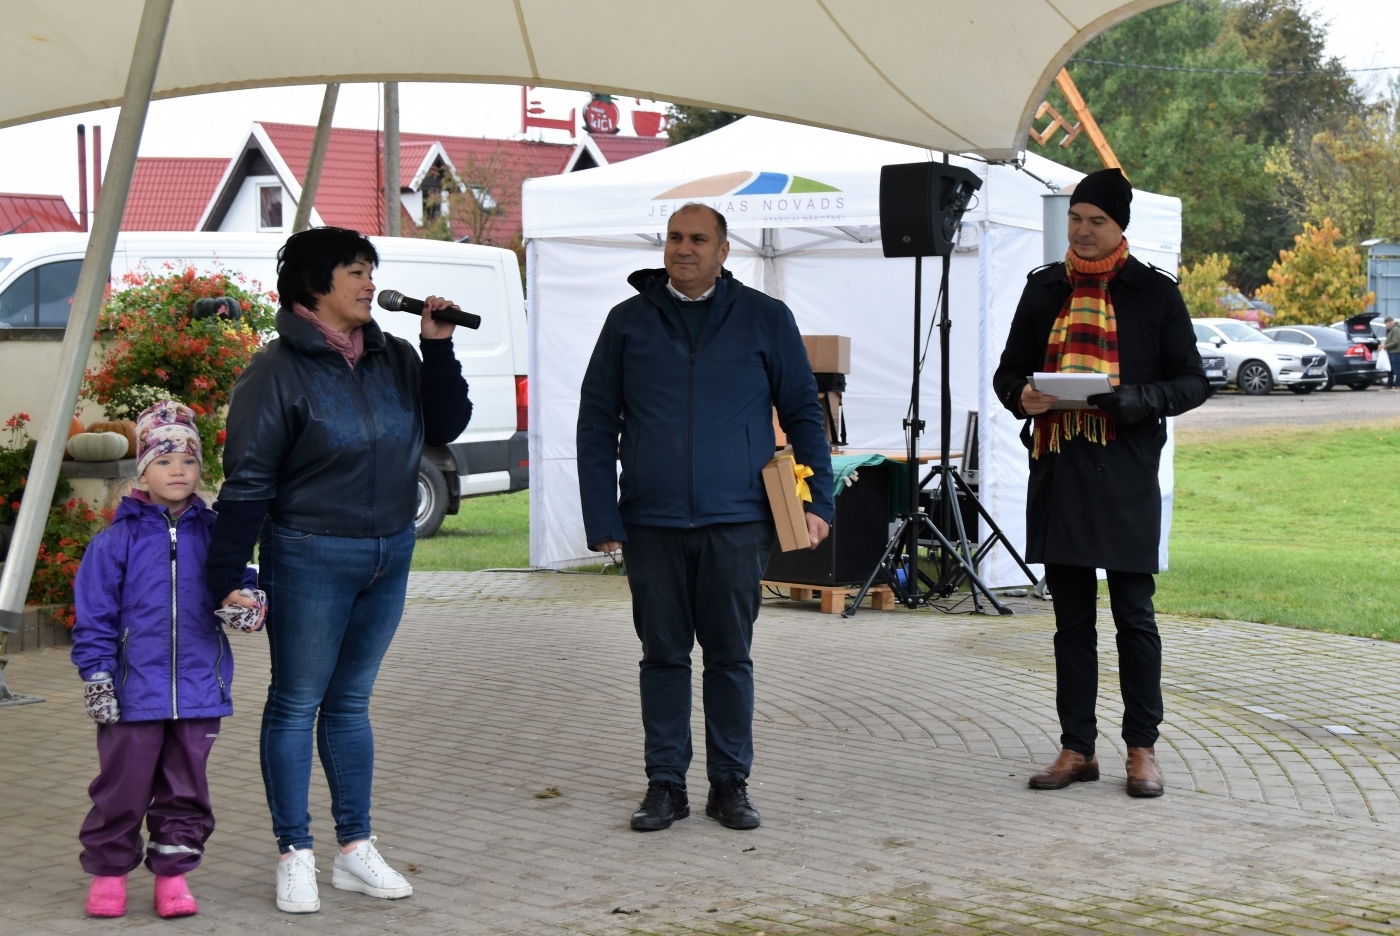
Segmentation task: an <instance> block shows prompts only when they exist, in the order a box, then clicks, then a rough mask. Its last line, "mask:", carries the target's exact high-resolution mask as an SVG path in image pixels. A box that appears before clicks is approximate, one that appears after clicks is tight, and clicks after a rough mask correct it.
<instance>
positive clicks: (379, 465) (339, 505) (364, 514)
mask: <svg viewBox="0 0 1400 936" xmlns="http://www.w3.org/2000/svg"><path fill="white" fill-rule="evenodd" d="M378 262H379V255H378V254H377V253H376V252H375V249H374V245H373V244H371V243H370V242H369V240H368V239H367V238H365V237H364V236H363V235H361V234H359V233H357V232H355V231H349V230H345V229H343V228H331V227H323V228H313V229H311V230H309V231H302V232H300V233H297V234H293V235H292V236H291V237H289V238H288V239H287V243H286V244H285V245H283V247H282V249H281V250H279V251H278V253H277V291H278V294H279V297H280V300H281V303H282V306H281V308H280V309H278V310H277V334H278V337H277V338H276V339H274V340H273V341H271V342H269V343H268V345H267V347H266V348H264V349H262V350H261V351H259V352H258V353H257V354H255V355H254V356H253V359H252V361H250V362H249V364H248V368H247V370H245V371H244V372H243V373H242V375H240V376H239V378H238V383H237V384H235V385H234V388H233V396H232V399H231V401H230V403H229V413H228V437H227V441H226V443H225V446H224V475H225V480H224V485H223V489H222V490H221V491H220V493H219V501H218V503H217V504H216V505H215V507H216V508H217V509H218V512H219V519H218V523H217V524H216V525H215V527H214V539H213V542H212V543H211V544H210V547H209V588H210V590H211V592H212V593H213V594H214V595H215V596H217V598H218V600H219V601H220V602H221V603H222V604H223V605H224V606H225V607H229V606H233V605H238V604H246V603H247V599H246V597H243V596H240V594H239V592H238V590H237V589H238V580H239V577H240V576H241V575H242V570H243V568H244V567H245V566H246V565H247V563H248V560H249V559H251V558H252V555H253V545H254V543H255V541H257V540H258V538H259V534H261V540H262V550H261V552H260V553H259V562H260V578H261V581H262V583H263V587H264V588H265V589H266V590H267V594H268V601H269V604H270V606H271V609H272V611H271V613H270V614H269V616H268V621H267V635H268V646H269V650H270V651H271V657H272V682H271V684H270V685H269V686H268V690H267V705H266V707H265V708H264V709H263V721H262V741H261V749H262V773H263V784H264V786H265V788H266V791H267V804H268V809H269V810H270V811H271V813H272V830H273V833H274V834H275V835H276V836H277V846H278V848H279V849H280V850H281V852H282V857H281V860H280V861H279V862H278V865H277V907H278V909H279V910H283V911H285V912H287V913H313V912H315V911H317V910H319V909H320V907H321V899H320V894H319V891H318V889H317V886H316V861H315V857H314V855H313V853H312V837H311V815H310V813H309V811H308V796H309V790H310V785H311V754H312V749H313V748H319V751H320V756H321V766H322V767H323V768H324V769H325V772H326V780H327V782H328V784H329V786H330V793H331V814H332V815H333V816H334V817H335V834H336V841H337V842H338V843H339V844H340V847H339V848H338V849H337V851H336V856H335V862H334V866H333V868H332V875H331V886H332V887H337V888H340V889H342V890H351V891H357V892H359V893H362V894H367V895H369V896H371V897H381V898H386V899H395V898H400V897H407V896H409V895H410V894H412V893H413V888H412V886H411V885H410V884H409V883H408V881H407V880H406V879H405V878H404V877H403V875H401V874H399V873H398V872H397V871H395V870H394V869H393V868H390V867H389V865H388V864H387V863H385V861H384V859H383V858H382V857H381V856H380V854H379V851H378V849H377V848H376V847H375V840H376V837H375V836H373V835H372V834H371V827H370V811H369V810H370V793H371V785H372V783H373V780H374V734H373V731H372V729H371V727H370V721H369V699H370V695H371V693H372V692H373V690H374V680H375V677H376V676H377V675H378V673H379V663H380V661H381V660H383V658H384V654H385V652H386V651H387V650H388V649H389V643H390V641H391V640H393V638H394V632H395V631H396V630H397V629H398V626H399V618H400V616H401V615H402V614H403V607H404V597H405V594H406V592H407V589H408V568H409V562H410V561H411V560H412V558H413V544H414V540H415V533H414V527H413V518H414V513H415V511H416V508H417V495H418V465H419V462H420V460H421V458H422V454H423V445H424V444H425V443H426V444H428V445H446V444H447V443H448V442H451V441H453V440H454V439H456V438H457V436H458V435H460V434H461V432H462V430H463V429H465V428H466V426H467V421H468V420H469V419H470V418H471V401H470V400H469V399H468V397H467V384H466V381H465V380H463V379H462V366H461V363H460V362H459V361H458V360H457V357H456V355H455V354H454V353H453V351H452V331H453V326H452V325H449V324H445V323H442V322H439V321H437V320H435V319H434V318H433V313H434V312H436V311H438V310H439V309H445V308H448V307H450V306H452V304H451V303H449V302H447V301H446V300H445V299H440V298H438V297H436V296H429V297H428V298H427V299H426V300H424V308H423V322H422V326H421V331H420V332H419V335H420V339H419V343H418V347H419V349H420V350H421V351H422V354H423V357H422V360H420V359H419V357H418V355H417V354H416V353H415V352H414V350H413V346H412V345H411V344H409V343H408V342H407V341H404V340H403V339H401V338H395V337H393V336H390V335H385V334H384V332H383V331H381V330H380V328H379V326H378V325H377V324H375V322H374V319H373V317H372V316H371V314H370V313H371V306H372V303H373V301H374V280H373V278H372V277H373V272H374V267H375V266H376V265H377V264H378ZM454 308H455V307H454ZM313 739H314V740H313Z"/></svg>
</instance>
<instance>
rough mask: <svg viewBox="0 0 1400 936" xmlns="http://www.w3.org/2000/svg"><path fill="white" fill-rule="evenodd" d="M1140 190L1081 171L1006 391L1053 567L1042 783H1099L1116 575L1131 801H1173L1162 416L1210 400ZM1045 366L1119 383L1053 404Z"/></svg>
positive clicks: (1029, 302)
mask: <svg viewBox="0 0 1400 936" xmlns="http://www.w3.org/2000/svg"><path fill="white" fill-rule="evenodd" d="M1132 198H1133V189H1132V186H1131V185H1130V184H1129V183H1128V180H1127V179H1126V178H1125V177H1124V176H1123V173H1122V172H1121V171H1120V170H1118V169H1104V170H1101V171H1099V172H1095V173H1092V174H1090V175H1088V176H1085V177H1084V178H1083V179H1082V180H1081V181H1080V182H1079V184H1078V185H1077V186H1075V189H1074V192H1073V194H1071V195H1070V208H1069V241H1070V248H1069V251H1068V252H1067V253H1066V255H1065V259H1064V261H1063V262H1061V263H1052V264H1047V265H1045V266H1043V267H1040V268H1039V269H1036V270H1033V271H1031V273H1030V275H1029V276H1028V277H1027V282H1026V287H1025V290H1024V291H1023V292H1022V293H1021V302H1020V305H1019V306H1017V308H1016V316H1015V318H1014V319H1013V320H1012V322H1011V331H1010V334H1009V335H1008V337H1007V340H1006V350H1005V351H1004V352H1003V353H1002V356H1001V364H1000V366H999V367H998V368H997V371H996V374H995V375H994V376H993V378H992V383H993V387H994V389H995V390H996V394H997V398H998V399H1000V400H1001V403H1002V405H1003V406H1005V407H1006V408H1007V409H1008V410H1010V411H1011V412H1012V413H1013V414H1015V415H1016V416H1017V417H1020V418H1022V419H1024V420H1026V424H1025V427H1024V428H1023V429H1022V432H1021V439H1022V441H1023V442H1024V443H1025V445H1026V447H1027V448H1028V449H1029V450H1030V482H1029V486H1028V489H1027V497H1026V559H1027V560H1029V561H1030V562H1041V563H1044V564H1045V580H1046V584H1047V585H1048V586H1049V589H1050V594H1051V596H1052V598H1053V600H1054V603H1055V679H1056V696H1055V705H1056V708H1057V710H1058V712H1059V716H1060V731H1061V734H1060V744H1061V747H1062V749H1061V751H1060V754H1059V756H1058V757H1057V758H1056V759H1055V762H1054V763H1053V764H1051V765H1050V766H1049V767H1048V768H1046V769H1045V770H1042V771H1040V772H1038V773H1036V774H1034V775H1032V776H1031V778H1030V785H1031V787H1033V788H1036V789H1042V790H1058V789H1061V788H1062V787H1066V786H1069V785H1070V784H1071V783H1074V782H1076V781H1080V780H1097V779H1099V762H1098V759H1097V758H1096V757H1095V756H1094V744H1095V742H1096V741H1097V739H1098V723H1097V721H1096V719H1095V717H1094V701H1095V699H1096V698H1097V696H1098V673H1099V670H1098V631H1097V629H1096V623H1097V620H1098V610H1097V601H1098V590H1099V583H1098V578H1097V575H1096V570H1098V569H1104V570H1106V572H1107V574H1108V597H1109V606H1110V607H1111V608H1112V610H1113V622H1114V625H1115V627H1116V628H1117V632H1118V665H1119V686H1120V688H1121V689H1122V693H1123V703H1124V709H1125V711H1124V715H1123V741H1124V743H1125V744H1126V745H1127V747H1128V763H1127V772H1128V785H1127V791H1128V795H1129V796H1161V795H1162V792H1163V790H1164V785H1163V783H1162V775H1161V772H1160V771H1159V770H1158V768H1157V758H1156V751H1155V745H1156V742H1157V737H1158V725H1160V724H1161V721H1162V640H1161V637H1160V636H1158V633H1157V621H1156V617H1155V613H1154V609H1153V607H1152V595H1153V593H1154V592H1155V590H1156V582H1155V580H1154V579H1153V577H1152V576H1153V574H1154V573H1155V572H1157V563H1158V556H1159V546H1160V540H1161V531H1162V492H1161V489H1160V487H1159V486H1158V483H1157V472H1158V467H1159V465H1160V462H1161V454H1162V446H1163V445H1164V444H1165V443H1166V440H1167V428H1166V417H1169V416H1180V415H1181V414H1182V413H1184V412H1186V411H1187V410H1190V409H1194V408H1195V407H1197V406H1200V405H1201V404H1202V403H1204V402H1205V400H1206V397H1208V396H1209V395H1210V384H1209V383H1208V382H1207V381H1206V375H1205V369H1204V368H1203V367H1202V366H1201V356H1200V354H1199V353H1198V352H1197V350H1196V336H1195V333H1194V332H1193V330H1192V328H1191V318H1190V315H1189V314H1188V313H1187V311H1186V303H1185V301H1184V300H1183V299H1182V298H1181V291H1180V290H1179V289H1178V288H1177V285H1176V280H1175V279H1173V278H1172V277H1169V276H1168V275H1167V274H1165V273H1163V272H1162V271H1160V270H1158V269H1156V268H1155V267H1150V266H1147V265H1146V264H1144V263H1142V262H1141V261H1140V260H1138V259H1137V258H1135V257H1132V256H1129V253H1128V241H1127V240H1126V239H1125V238H1124V236H1123V229H1124V228H1126V227H1127V226H1128V220H1129V217H1130V205H1131V203H1132ZM1036 371H1046V372H1052V373H1053V372H1059V373H1081V374H1102V375H1104V376H1106V377H1107V378H1108V381H1109V383H1110V385H1111V386H1112V387H1113V392H1112V393H1103V394H1098V395H1095V396H1091V397H1089V399H1088V403H1089V405H1090V406H1091V407H1092V408H1091V409H1053V407H1054V405H1055V403H1056V398H1055V397H1053V396H1050V395H1048V394H1045V393H1041V392H1039V391H1037V390H1036V389H1035V388H1034V387H1033V386H1031V381H1030V376H1031V375H1032V374H1033V373H1035V372H1036Z"/></svg>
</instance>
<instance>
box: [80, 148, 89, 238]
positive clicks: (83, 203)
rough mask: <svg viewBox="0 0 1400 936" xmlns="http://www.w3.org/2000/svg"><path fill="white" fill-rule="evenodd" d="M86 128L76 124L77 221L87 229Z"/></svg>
mask: <svg viewBox="0 0 1400 936" xmlns="http://www.w3.org/2000/svg"><path fill="white" fill-rule="evenodd" d="M87 193H88V188H87V128H86V127H84V126H83V125H82V124H78V223H79V224H80V225H82V229H83V230H84V231H86V230H87V229H88V204H87Z"/></svg>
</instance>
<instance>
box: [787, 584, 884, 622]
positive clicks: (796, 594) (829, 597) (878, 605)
mask: <svg viewBox="0 0 1400 936" xmlns="http://www.w3.org/2000/svg"><path fill="white" fill-rule="evenodd" d="M761 584H763V585H766V586H767V587H769V588H786V589H787V590H788V598H789V599H791V600H792V601H811V600H812V599H813V598H820V599H821V603H822V614H840V613H841V612H842V611H844V610H846V598H847V596H850V595H857V594H859V593H860V586H859V585H802V584H798V583H796V582H768V581H765V582H762V583H761ZM869 596H870V607H871V608H873V609H874V610H876V611H893V610H894V607H895V604H894V592H893V591H891V590H890V587H889V586H888V585H874V586H872V587H871V589H870V592H869Z"/></svg>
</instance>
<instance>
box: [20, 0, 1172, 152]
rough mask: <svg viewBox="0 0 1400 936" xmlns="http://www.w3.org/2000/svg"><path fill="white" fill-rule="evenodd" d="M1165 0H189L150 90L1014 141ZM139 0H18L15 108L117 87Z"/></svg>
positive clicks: (64, 104) (104, 94)
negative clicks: (418, 88)
mask: <svg viewBox="0 0 1400 936" xmlns="http://www.w3.org/2000/svg"><path fill="white" fill-rule="evenodd" d="M1164 2H1166V0H1127V2H1125V0H979V2H977V3H967V2H963V0H883V2H880V3H869V2H862V0H765V2H763V3H752V2H745V0H710V2H708V3H706V4H704V5H703V6H700V7H697V6H695V5H693V4H678V3H664V2H663V3H658V2H655V0H650V2H643V0H593V2H591V3H579V2H577V0H453V2H450V3H446V4H444V3H442V2H441V0H397V2H395V3H392V4H385V3H376V2H369V0H337V2H335V3H325V2H314V0H299V2H296V3H286V2H282V0H240V2H238V3H228V2H221V0H178V2H176V3H174V7H173V13H172V15H171V16H170V18H169V27H168V31H167V32H166V36H165V39H166V41H165V49H164V54H163V55H162V56H161V58H160V69H159V71H158V72H157V74H156V77H155V83H154V87H153V92H154V95H155V97H157V98H162V97H178V96H181V95H187V94H197V93H200V92H205V91H225V90H230V89H234V88H250V87H259V86H269V85H288V84H321V83H324V82H353V81H380V80H389V81H481V82H495V83H500V84H528V85H547V86H550V87H556V88H578V89H580V90H585V91H611V92H614V93H621V94H629V95H632V94H635V95H639V96H642V97H650V98H654V99H657V100H662V101H677V102H682V103H695V104H704V105H707V106H710V107H719V108H723V109H725V110H731V111H738V112H740V113H747V114H763V115H767V116H770V117H779V118H782V119H785V120H794V121H798V122H801V123H809V124H814V125H820V126H828V127H835V128H837V129H842V130H849V131H853V132H856V133H862V134H868V135H870V136H876V137H883V138H886V139H894V140H903V141H905V142H908V143H914V144H917V145H920V146H932V147H936V148H946V149H949V150H952V151H954V152H973V151H975V152H979V153H982V154H983V155H987V156H996V157H1006V158H1010V157H1014V155H1015V154H1016V152H1017V151H1019V150H1020V149H1021V148H1022V147H1023V146H1024V143H1025V138H1026V129H1027V127H1028V126H1029V124H1030V121H1031V115H1032V114H1034V112H1035V108H1036V106H1037V105H1039V104H1040V101H1041V98H1042V96H1043V95H1044V93H1045V89H1046V88H1047V87H1049V85H1050V81H1051V80H1052V79H1053V78H1054V76H1055V73H1056V72H1057V71H1059V69H1060V68H1061V67H1062V66H1063V65H1064V63H1065V62H1066V61H1067V60H1068V59H1069V57H1070V56H1071V55H1072V54H1073V53H1074V52H1075V50H1077V49H1078V48H1080V47H1081V46H1082V45H1083V44H1084V43H1086V42H1088V41H1089V40H1090V39H1091V38H1093V37H1094V36H1095V35H1097V34H1098V33H1100V32H1102V31H1103V30H1104V29H1107V28H1108V27H1109V26H1111V25H1113V24H1114V23H1116V22H1118V21H1119V20H1122V19H1125V18H1127V17H1128V16H1131V15H1132V14H1134V13H1137V12H1140V11H1142V10H1145V9H1148V8H1150V7H1153V6H1160V5H1161V4H1162V3H1164ZM142 6H143V0H66V2H62V3H55V2H52V0H13V2H10V3H7V4H6V5H5V29H4V30H3V33H2V34H0V86H3V87H4V88H5V89H6V93H5V94H4V95H3V97H0V127H3V126H9V125H11V124H15V123H23V122H25V121H28V120H33V119H36V118H38V117H53V116H58V115H62V114H68V113H75V112H78V111H82V110H90V109H93V108H97V107H106V106H111V105H114V104H117V103H120V101H121V99H122V88H123V86H124V85H125V83H126V77H127V67H128V65H129V64H130V62H131V58H132V47H133V43H134V40H135V38H136V30H137V24H138V22H139V20H140V17H141V9H142ZM425 26H426V27H427V30H426V31H425ZM429 37H431V38H429ZM992 63H994V65H995V67H989V65H991V64H992Z"/></svg>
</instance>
